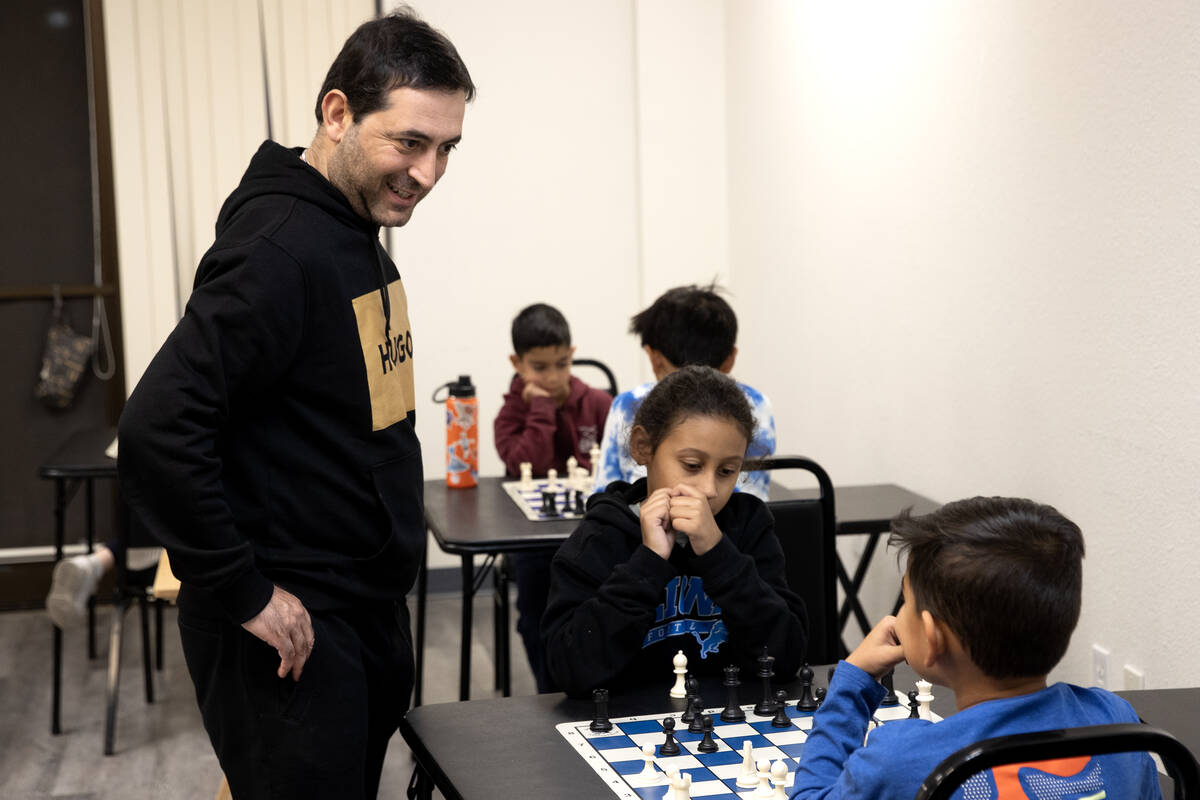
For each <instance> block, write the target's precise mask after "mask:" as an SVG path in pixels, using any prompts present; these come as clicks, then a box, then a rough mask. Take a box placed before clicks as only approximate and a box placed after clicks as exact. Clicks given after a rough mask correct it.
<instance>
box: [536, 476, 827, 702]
mask: <svg viewBox="0 0 1200 800" xmlns="http://www.w3.org/2000/svg"><path fill="white" fill-rule="evenodd" d="M645 499H646V479H645V478H642V479H641V480H639V481H638V482H637V483H635V484H633V485H632V486H630V485H629V484H627V483H624V482H622V481H615V482H613V483H611V484H609V486H608V488H607V489H606V490H605V491H604V492H603V493H601V494H596V495H592V497H591V498H589V500H588V508H587V514H586V516H585V517H584V519H583V522H581V523H580V524H579V527H578V528H576V529H575V532H574V533H572V534H571V537H570V538H569V539H567V541H566V542H564V543H563V545H562V547H560V548H559V549H558V552H557V553H556V554H555V556H554V561H553V563H552V564H551V567H550V598H549V600H548V601H547V604H546V614H545V616H543V617H542V639H543V641H544V643H545V647H546V665H547V668H548V669H549V671H550V674H551V676H552V678H553V680H554V681H555V682H556V683H557V685H558V686H559V687H560V688H562V689H564V690H565V691H566V692H567V693H569V694H573V695H583V694H586V693H587V692H589V691H590V690H591V689H595V688H601V687H603V688H608V689H612V690H614V691H619V690H620V689H621V688H622V687H629V686H645V685H649V684H651V683H653V682H656V681H657V682H660V683H662V684H663V687H664V691H665V690H666V688H669V687H670V685H671V681H672V679H673V678H674V675H673V674H672V670H673V665H672V658H673V657H674V655H675V653H676V651H678V650H682V651H683V652H684V654H685V655H686V656H687V658H688V669H689V670H690V671H691V672H693V673H695V674H697V675H703V674H708V675H719V674H720V673H721V670H722V668H723V667H725V665H727V664H737V665H738V666H739V667H741V670H742V672H741V675H742V679H743V680H746V679H747V678H751V679H752V677H753V675H754V672H753V670H754V667H755V659H756V658H757V657H758V656H759V655H760V654H761V653H762V648H763V647H764V646H766V647H767V648H768V650H769V652H770V654H771V655H773V656H774V657H775V674H776V675H777V676H779V677H780V679H781V680H786V679H790V678H791V677H792V676H793V675H794V674H795V673H796V670H797V669H799V668H800V665H801V664H802V663H803V660H804V651H805V648H806V646H807V642H808V614H807V613H806V612H805V609H804V601H803V600H801V599H800V598H799V597H798V596H796V594H795V593H793V592H792V591H791V590H790V589H788V587H787V581H786V579H785V577H784V564H783V551H782V550H781V549H780V546H779V540H778V539H776V538H775V521H774V520H773V519H772V517H771V512H770V511H769V510H767V507H766V506H765V505H764V504H763V502H762V501H761V500H759V499H758V498H757V497H754V496H752V495H749V494H746V493H744V492H735V493H734V494H733V495H732V496H731V497H730V498H729V502H728V503H726V504H725V507H724V508H722V509H721V510H720V511H719V512H717V514H716V517H715V520H716V523H717V527H719V528H720V529H721V533H722V534H724V535H723V536H722V537H721V540H720V541H719V542H717V544H716V546H715V547H713V548H712V549H711V550H709V551H708V552H707V553H705V554H704V555H696V553H695V551H693V550H692V549H691V548H690V547H688V546H686V545H678V544H677V545H676V546H675V549H674V550H673V551H672V552H671V558H670V560H663V558H662V557H661V556H659V555H658V554H657V553H655V552H654V551H653V550H651V549H650V548H648V547H646V546H645V545H644V544H642V531H641V523H640V521H639V519H638V516H637V514H636V513H635V512H634V510H633V509H632V508H631V507H630V504H632V503H640V502H642V501H643V500H645Z"/></svg>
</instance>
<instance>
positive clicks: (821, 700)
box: [815, 686, 828, 706]
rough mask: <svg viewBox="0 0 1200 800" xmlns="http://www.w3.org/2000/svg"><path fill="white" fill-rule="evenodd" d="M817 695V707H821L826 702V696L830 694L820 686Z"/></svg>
mask: <svg viewBox="0 0 1200 800" xmlns="http://www.w3.org/2000/svg"><path fill="white" fill-rule="evenodd" d="M815 694H816V696H817V705H818V706H819V705H821V704H822V703H824V702H825V695H826V694H828V692H827V691H825V687H824V686H818V687H817V691H816V692H815Z"/></svg>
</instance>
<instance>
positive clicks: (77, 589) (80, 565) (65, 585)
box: [46, 555, 104, 630]
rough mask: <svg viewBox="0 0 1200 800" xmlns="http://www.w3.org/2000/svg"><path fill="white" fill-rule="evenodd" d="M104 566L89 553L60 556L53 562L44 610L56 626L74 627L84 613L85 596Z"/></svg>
mask: <svg viewBox="0 0 1200 800" xmlns="http://www.w3.org/2000/svg"><path fill="white" fill-rule="evenodd" d="M103 574H104V568H103V567H102V566H101V565H100V562H99V561H98V560H97V559H96V557H95V556H92V555H82V556H72V557H70V558H64V559H63V560H62V561H59V562H58V563H57V564H55V565H54V573H53V575H52V576H51V578H50V594H48V595H46V613H47V614H48V615H49V616H50V619H51V620H53V622H54V624H55V625H57V626H58V627H59V628H62V629H63V630H66V629H68V628H74V627H78V626H79V625H81V624H82V623H83V620H84V618H85V617H86V616H87V604H88V598H89V597H91V596H92V595H93V594H94V593H95V591H96V586H97V585H99V583H100V578H101V576H103Z"/></svg>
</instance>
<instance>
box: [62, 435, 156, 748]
mask: <svg viewBox="0 0 1200 800" xmlns="http://www.w3.org/2000/svg"><path fill="white" fill-rule="evenodd" d="M116 436H117V431H116V428H92V429H88V430H84V431H80V432H78V433H75V434H73V435H72V436H71V437H70V438H68V439H67V441H66V442H65V443H63V445H62V446H61V447H60V448H59V449H58V450H56V451H55V452H54V454H53V455H52V456H50V458H48V459H46V461H45V463H43V464H42V465H41V467H39V468H38V476H39V477H41V478H45V479H47V480H52V481H54V560H55V561H61V560H62V557H63V542H64V540H65V539H66V514H67V508H68V507H69V506H70V505H71V501H72V500H74V498H75V495H76V494H78V492H79V489H80V487H82V488H83V489H84V497H85V519H86V532H87V547H88V552H91V551H92V547H93V545H94V544H95V535H96V519H95V481H96V480H116V478H117V462H116V459H113V458H109V457H108V456H107V455H106V454H105V452H104V451H105V449H106V448H107V447H108V446H109V445H110V444H112V441H113V439H115V438H116ZM124 527H125V526H123V525H122V526H118V534H117V535H118V536H124ZM124 549H125V548H122V551H124ZM126 572H127V571H126V568H125V564H124V563H123V559H122V563H118V565H117V593H116V597H115V607H114V609H113V616H112V624H111V627H110V630H109V646H108V681H107V683H106V685H105V717H104V754H105V755H112V753H113V740H114V737H115V730H116V721H117V689H118V686H119V680H118V678H119V675H120V670H121V634H122V627H123V620H124V617H125V614H124V611H125V609H126V608H127V607H128V605H129V602H130V600H131V599H132V597H133V596H135V595H136V596H138V597H139V599H140V603H141V610H142V660H143V665H144V668H145V680H146V702H148V703H153V702H154V682H153V679H152V676H151V671H150V670H151V667H150V663H151V661H150V636H149V621H148V616H147V608H146V595H145V592H142V593H141V594H140V595H138V593H136V592H133V591H131V590H130V588H129V585H128V582H127V580H126ZM94 614H95V611H94V608H93V607H92V606H91V604H89V608H88V657H89V658H95V657H96V635H95V616H94ZM156 621H157V625H158V630H157V634H158V636H157V641H158V642H159V650H158V664H159V667H160V668H161V666H162V650H161V647H162V617H161V614H160V615H159V616H157V617H156ZM53 628H54V664H53V676H52V682H53V695H52V700H51V707H50V732H51V733H53V734H58V733H61V732H62V724H61V713H62V631H61V630H60V629H59V628H58V627H57V626H53Z"/></svg>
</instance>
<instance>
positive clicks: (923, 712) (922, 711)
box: [917, 681, 933, 720]
mask: <svg viewBox="0 0 1200 800" xmlns="http://www.w3.org/2000/svg"><path fill="white" fill-rule="evenodd" d="M917 692H918V694H917V703H918V704H919V707H918V709H917V715H918V716H920V718H921V719H927V720H932V719H933V711H932V710H931V709H930V708H929V704H930V703H932V702H933V684H932V683H930V682H929V681H917Z"/></svg>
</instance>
